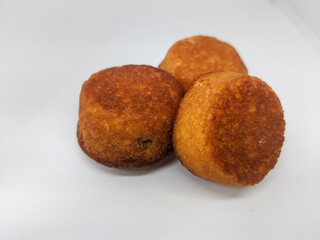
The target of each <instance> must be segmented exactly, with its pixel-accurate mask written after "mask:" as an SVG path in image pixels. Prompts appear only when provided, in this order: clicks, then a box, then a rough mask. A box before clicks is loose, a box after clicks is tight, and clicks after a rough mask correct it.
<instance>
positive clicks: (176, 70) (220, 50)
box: [159, 36, 248, 92]
mask: <svg viewBox="0 0 320 240" xmlns="http://www.w3.org/2000/svg"><path fill="white" fill-rule="evenodd" d="M159 68H161V69H163V70H165V71H166V72H168V73H170V74H171V75H172V76H174V77H175V78H176V79H177V80H178V81H179V82H180V84H181V85H182V87H183V90H184V92H187V91H188V89H189V86H190V84H191V82H192V81H193V80H195V79H196V78H197V77H199V76H200V75H202V74H205V73H208V72H239V73H244V74H248V71H247V68H246V66H245V65H244V63H243V62H242V60H241V58H240V56H239V54H238V53H237V51H236V50H235V49H234V48H233V47H232V46H231V45H230V44H228V43H226V42H222V41H219V40H218V39H216V38H214V37H208V36H194V37H190V38H186V39H183V40H180V41H178V42H176V43H175V44H174V45H173V46H172V47H171V48H170V49H169V50H168V52H167V55H166V57H165V58H164V60H163V61H162V62H161V63H160V65H159Z"/></svg>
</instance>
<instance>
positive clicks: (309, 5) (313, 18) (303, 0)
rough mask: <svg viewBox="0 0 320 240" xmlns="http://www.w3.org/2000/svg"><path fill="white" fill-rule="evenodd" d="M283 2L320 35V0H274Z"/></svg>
mask: <svg viewBox="0 0 320 240" xmlns="http://www.w3.org/2000/svg"><path fill="white" fill-rule="evenodd" d="M274 1H277V2H283V3H284V4H286V5H287V6H288V7H289V8H291V9H292V11H294V13H296V15H297V17H299V18H301V19H302V20H303V21H305V23H306V24H307V25H309V26H310V28H311V29H312V30H313V31H314V32H315V33H316V34H317V35H318V37H320V16H319V10H320V2H319V1H318V0H274Z"/></svg>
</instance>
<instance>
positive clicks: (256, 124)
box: [173, 72, 285, 186]
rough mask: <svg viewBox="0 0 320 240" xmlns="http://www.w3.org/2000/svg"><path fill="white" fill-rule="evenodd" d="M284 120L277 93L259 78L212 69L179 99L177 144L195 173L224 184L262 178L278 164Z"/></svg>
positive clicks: (250, 182)
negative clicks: (212, 71)
mask: <svg viewBox="0 0 320 240" xmlns="http://www.w3.org/2000/svg"><path fill="white" fill-rule="evenodd" d="M284 130H285V121H284V115H283V110H282V106H281V103H280V100H279V98H278V97H277V95H276V93H275V92H274V91H273V90H272V89H271V87H269V86H268V85H267V84H266V83H265V82H263V81H262V80H260V79H259V78H256V77H251V76H248V75H244V74H239V73H231V72H229V73H209V74H205V75H203V76H201V77H199V78H198V79H197V80H196V81H195V82H194V83H193V85H192V86H191V88H190V90H189V91H188V92H187V94H186V95H185V96H184V98H183V99H182V101H181V103H180V107H179V110H178V114H177V118H176V121H175V124H174V130H173V146H174V150H175V153H176V155H177V157H178V158H179V160H180V161H181V163H182V164H183V165H184V166H185V167H186V168H187V169H188V170H189V171H190V172H191V173H193V174H195V175H197V176H200V177H202V178H204V179H207V180H210V181H214V182H217V183H222V184H229V185H236V186H247V185H254V184H256V183H258V182H260V181H261V180H262V179H263V178H264V177H265V176H266V175H267V173H268V172H269V171H270V170H271V169H272V168H273V167H274V166H275V164H276V162H277V159H278V157H279V155H280V152H281V147H282V144H283V141H284Z"/></svg>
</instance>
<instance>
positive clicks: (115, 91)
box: [82, 65, 181, 120]
mask: <svg viewBox="0 0 320 240" xmlns="http://www.w3.org/2000/svg"><path fill="white" fill-rule="evenodd" d="M82 92H83V94H85V95H86V99H87V100H88V99H91V101H92V102H96V103H98V104H99V105H101V106H102V107H103V109H104V110H105V111H106V112H109V117H110V118H113V117H119V116H121V117H123V118H128V120H130V119H135V120H137V119H139V118H146V117H149V116H152V115H156V114H158V113H159V112H168V110H170V109H171V108H170V107H168V106H172V110H174V111H175V109H176V104H177V102H178V101H179V99H180V96H181V94H178V93H181V87H180V86H179V84H178V83H177V81H176V80H175V79H174V78H173V77H172V76H171V75H170V74H168V73H166V72H165V71H163V70H160V69H157V68H154V67H151V66H147V65H126V66H122V67H113V68H109V69H105V70H102V71H100V72H98V73H95V74H93V75H92V76H91V77H90V79H89V80H88V81H87V82H85V84H84V86H83V90H82Z"/></svg>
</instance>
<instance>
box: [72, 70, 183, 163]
mask: <svg viewBox="0 0 320 240" xmlns="http://www.w3.org/2000/svg"><path fill="white" fill-rule="evenodd" d="M181 97H182V89H181V87H180V85H179V83H178V82H177V81H176V80H175V79H174V77H172V76H171V75H170V74H168V73H166V72H165V71H163V70H160V69H157V68H154V67H151V66H147V65H126V66H122V67H113V68H109V69H105V70H102V71H100V72H98V73H95V74H93V75H92V76H91V77H90V79H89V80H88V81H86V82H85V83H84V84H83V86H82V90H81V93H80V106H79V121H78V130H77V136H78V142H79V145H80V146H81V148H82V150H83V151H84V152H85V153H86V154H87V155H88V156H89V157H91V158H93V159H94V160H96V161H97V162H99V163H101V164H104V165H106V166H108V167H116V168H144V167H151V166H155V165H157V164H158V163H160V161H161V160H162V159H164V158H165V157H166V156H167V155H169V154H170V153H172V151H173V148H172V144H171V135H172V127H173V122H174V118H175V116H176V111H177V108H178V104H179V102H180V99H181Z"/></svg>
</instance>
